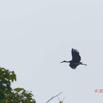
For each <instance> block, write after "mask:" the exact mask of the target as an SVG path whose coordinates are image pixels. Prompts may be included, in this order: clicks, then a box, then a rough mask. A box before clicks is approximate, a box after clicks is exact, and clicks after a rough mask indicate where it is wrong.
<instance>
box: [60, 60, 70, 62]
mask: <svg viewBox="0 0 103 103" xmlns="http://www.w3.org/2000/svg"><path fill="white" fill-rule="evenodd" d="M60 63H69V61H66V60H63V61H62V62H60Z"/></svg>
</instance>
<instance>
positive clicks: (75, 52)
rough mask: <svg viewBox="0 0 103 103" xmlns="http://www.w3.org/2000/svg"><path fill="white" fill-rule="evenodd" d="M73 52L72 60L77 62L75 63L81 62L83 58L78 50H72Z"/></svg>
mask: <svg viewBox="0 0 103 103" xmlns="http://www.w3.org/2000/svg"><path fill="white" fill-rule="evenodd" d="M71 52H72V60H73V61H75V62H79V61H80V60H81V57H80V55H79V52H78V50H76V49H72V51H71Z"/></svg>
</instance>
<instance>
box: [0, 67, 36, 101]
mask: <svg viewBox="0 0 103 103" xmlns="http://www.w3.org/2000/svg"><path fill="white" fill-rule="evenodd" d="M14 81H16V74H15V72H14V71H9V70H7V69H5V68H0V103H36V101H35V99H33V95H32V93H31V92H28V91H26V90H25V89H24V88H15V89H12V87H11V83H12V82H14Z"/></svg>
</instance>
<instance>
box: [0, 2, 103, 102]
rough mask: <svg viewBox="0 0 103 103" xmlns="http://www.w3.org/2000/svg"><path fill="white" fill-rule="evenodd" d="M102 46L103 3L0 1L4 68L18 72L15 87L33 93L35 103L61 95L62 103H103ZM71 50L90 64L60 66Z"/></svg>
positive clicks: (0, 49)
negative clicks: (97, 90)
mask: <svg viewBox="0 0 103 103" xmlns="http://www.w3.org/2000/svg"><path fill="white" fill-rule="evenodd" d="M102 45H103V1H102V0H17V1H16V0H5V1H4V0H1V1H0V66H1V67H4V68H6V69H9V70H13V71H15V73H16V75H17V82H15V83H13V85H12V86H13V87H14V88H16V87H23V88H25V89H26V90H28V91H32V93H33V94H34V98H35V99H36V101H37V103H45V102H46V101H47V100H48V99H50V98H51V97H52V96H54V95H56V94H58V93H60V92H63V93H62V94H61V95H60V96H59V98H60V99H61V100H62V99H63V98H64V97H65V100H64V103H102V102H103V93H95V89H103V80H102V78H103V67H102V64H103V60H102V57H103V46H102ZM72 48H75V49H77V50H78V51H79V52H80V55H81V57H82V62H84V63H86V64H87V65H88V66H78V67H77V69H76V70H73V69H71V68H70V67H69V66H68V64H60V62H61V61H62V60H71V58H72V57H71V49H72ZM54 102H55V103H59V101H58V99H57V98H55V99H53V100H52V101H50V103H54Z"/></svg>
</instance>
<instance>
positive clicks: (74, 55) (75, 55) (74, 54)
mask: <svg viewBox="0 0 103 103" xmlns="http://www.w3.org/2000/svg"><path fill="white" fill-rule="evenodd" d="M71 53H72V60H71V61H65V60H64V61H62V62H61V63H70V64H69V66H70V67H71V68H72V69H76V67H77V66H78V65H80V64H81V65H85V66H86V65H87V64H83V63H82V62H80V61H81V57H80V55H79V52H78V50H76V49H72V50H71Z"/></svg>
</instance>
